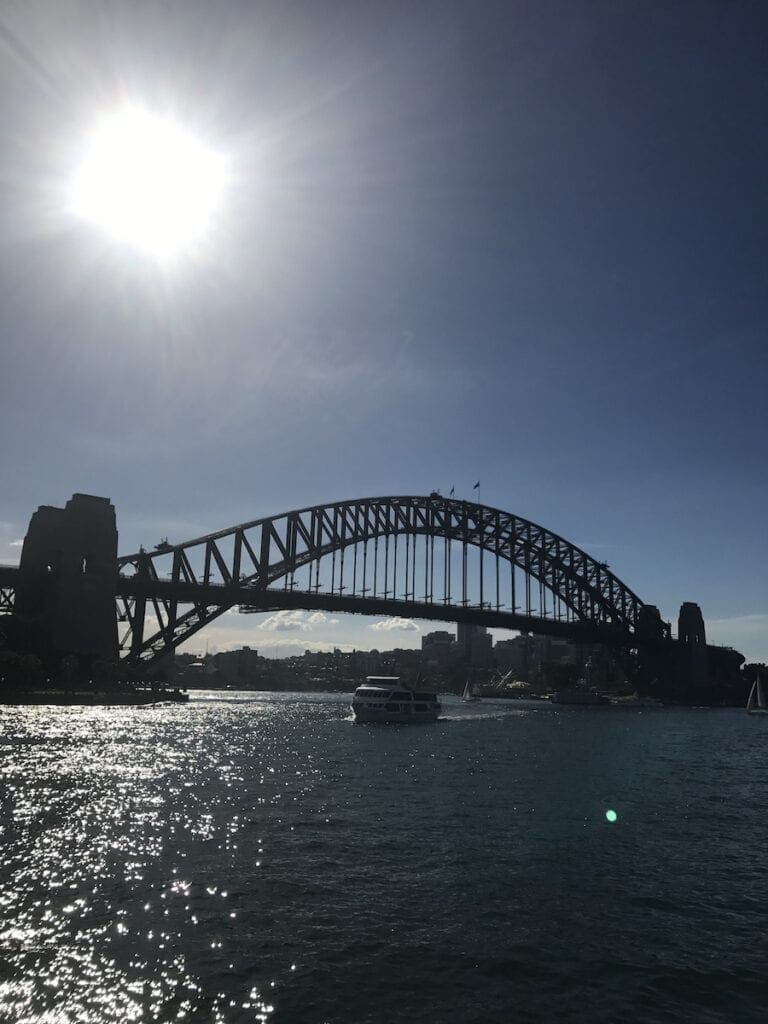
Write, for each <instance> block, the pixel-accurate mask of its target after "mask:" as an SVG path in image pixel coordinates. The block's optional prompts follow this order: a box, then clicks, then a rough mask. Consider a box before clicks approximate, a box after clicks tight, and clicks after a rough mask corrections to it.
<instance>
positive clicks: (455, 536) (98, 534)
mask: <svg viewBox="0 0 768 1024" xmlns="http://www.w3.org/2000/svg"><path fill="white" fill-rule="evenodd" d="M684 607H687V608H688V612H686V615H687V616H688V617H687V618H686V623H687V625H686V627H685V643H686V651H687V654H686V655H685V659H684V660H685V662H686V665H689V666H693V667H689V668H686V669H685V671H686V672H688V674H689V675H690V674H691V673H692V672H694V671H695V672H696V673H698V674H701V672H702V671H704V672H706V658H705V659H704V661H702V657H701V651H700V650H699V649H700V648H701V646H702V645H704V646H705V647H706V641H705V638H704V632H703V620H702V621H701V627H700V628H699V627H698V626H697V625H695V626H694V627H691V626H690V623H691V622H692V621H694V620H692V619H691V617H690V616H691V611H690V610H691V609H696V612H697V613H698V617H699V619H698V620H700V619H701V615H700V612H698V608H697V606H695V605H691V604H687V605H685V606H684ZM232 608H237V609H239V611H241V612H270V611H276V610H279V609H293V608H301V609H306V610H324V611H333V612H352V613H364V614H386V615H400V616H405V617H409V618H422V619H427V620H442V621H449V622H465V623H474V624H478V625H485V626H496V627H503V628H506V629H517V630H525V631H529V632H534V633H540V634H549V635H553V636H560V637H565V638H570V639H573V640H576V641H579V642H582V643H603V644H607V645H609V646H611V647H613V648H614V649H616V650H619V651H629V650H642V651H644V652H645V660H646V663H647V664H648V665H649V666H650V668H649V672H650V671H653V672H655V674H656V675H657V676H658V675H659V673H660V672H663V671H664V667H663V663H667V664H669V663H670V658H671V654H670V652H671V651H672V649H673V648H677V647H679V644H678V643H677V642H676V641H674V640H673V638H672V633H671V627H670V625H669V623H666V622H663V621H662V619H661V616H660V614H659V612H658V609H657V608H656V607H655V606H654V605H649V604H646V603H644V602H643V601H641V599H640V598H639V597H638V596H637V594H635V593H634V592H633V591H632V590H631V589H630V588H629V587H628V586H627V585H626V584H625V583H623V582H622V580H621V579H619V577H618V576H616V575H615V574H614V573H613V572H612V571H611V570H610V568H609V566H608V565H607V564H606V563H605V562H602V561H598V560H597V559H594V558H592V557H591V556H590V555H589V554H588V553H587V552H586V551H584V550H582V549H581V548H579V547H578V546H577V545H575V544H572V543H571V542H570V541H567V540H566V539H564V538H563V537H561V536H559V535H558V534H555V533H553V532H552V531H551V530H547V529H546V528H544V527H542V526H539V525H538V524H536V523H533V522H531V521H530V520H528V519H524V518H522V517H520V516H517V515H514V514H512V513H510V512H505V511H502V510H501V509H497V508H491V507H489V506H487V505H481V504H477V503H473V502H468V501H461V500H455V499H453V498H446V497H443V496H442V495H440V494H439V493H437V492H433V493H432V494H429V495H427V496H419V495H398V496H386V497H373V498H360V499H354V500H348V501H337V502H332V503H330V504H324V505H313V506H309V507H307V508H303V509H296V510H294V511H291V512H285V513H281V514H279V515H275V516H266V517H263V518H261V519H256V520H253V521H252V522H248V523H242V524H240V525H238V526H233V527H231V528H229V529H226V530H221V531H219V532H217V533H211V534H207V535H206V536H203V537H197V538H195V539H193V540H188V541H184V542H182V543H169V542H168V541H167V540H164V541H162V542H161V543H159V544H157V545H155V546H154V548H152V549H151V550H145V549H144V548H143V547H142V548H140V549H139V551H137V552H134V553H133V554H128V555H122V556H118V555H117V531H116V525H115V512H114V508H113V506H112V505H111V504H110V503H109V500H108V499H105V498H95V497H92V496H89V495H75V496H74V497H73V498H72V500H71V501H70V502H68V503H67V506H66V507H65V508H64V509H57V508H51V507H49V506H43V507H41V508H40V509H39V510H38V511H37V512H36V513H35V514H34V516H33V517H32V520H31V522H30V528H29V531H28V533H27V536H26V538H25V541H24V547H23V549H22V557H21V561H20V564H19V566H18V567H8V566H6V567H0V613H1V612H3V611H5V612H6V613H10V614H6V615H5V616H4V617H3V618H0V630H2V629H3V625H2V623H3V622H5V623H6V625H10V632H11V634H14V635H15V638H16V641H17V643H18V645H19V646H22V647H26V648H27V649H32V650H35V651H39V652H42V653H46V652H49V653H50V652H67V653H74V654H77V655H80V656H81V657H96V656H98V657H113V656H115V655H116V654H117V653H118V652H119V653H120V654H121V655H122V657H123V658H124V659H125V660H126V661H127V662H128V663H133V664H134V665H136V666H143V667H144V669H146V670H152V669H155V668H157V667H158V666H159V665H161V663H162V662H163V660H164V659H166V658H167V657H168V656H169V655H170V654H172V652H173V651H174V649H175V648H176V647H178V646H179V645H180V644H183V643H184V642H185V641H187V640H189V638H190V637H192V636H193V635H194V634H195V633H196V632H198V630H200V629H203V628H204V627H205V626H207V625H208V624H210V623H211V622H213V621H214V620H215V619H216V618H218V617H219V616H220V615H222V614H223V613H224V612H226V611H228V610H229V609H232ZM115 610H116V611H117V615H116V614H115ZM694 618H695V616H694ZM116 620H117V621H116ZM698 620H696V621H697V622H698ZM118 627H119V629H118ZM675 657H676V663H677V664H678V666H679V664H680V657H679V656H677V655H676V656H675ZM673 660H674V659H673ZM701 665H704V668H703V669H702V668H701ZM697 666H698V667H697Z"/></svg>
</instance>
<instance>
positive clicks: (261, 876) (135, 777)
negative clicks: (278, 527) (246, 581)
mask: <svg viewBox="0 0 768 1024" xmlns="http://www.w3.org/2000/svg"><path fill="white" fill-rule="evenodd" d="M348 700H349V698H348V697H343V696H341V695H330V694H325V695H307V694H301V695H299V694H295V695H288V694H245V693H227V694H220V693H197V694H194V695H193V697H192V700H191V701H190V703H189V705H187V706H181V707H179V706H176V707H173V706H171V707H157V708H76V707H71V708H66V707H55V708H51V707H15V708H12V707H6V708H3V709H0V726H1V739H0V771H1V772H2V779H1V780H0V781H1V782H2V787H1V788H0V800H1V805H0V826H1V827H2V832H1V834H0V840H1V841H2V864H1V865H0V945H1V946H2V951H3V957H2V961H1V965H0V1019H1V1020H2V1021H4V1022H8V1024H22V1022H23V1024H33V1022H34V1024H112V1022H123V1021H153V1020H154V1021H161V1022H166V1021H168V1022H170V1021H176V1020H178V1021H195V1022H197V1021H199V1022H206V1024H208V1022H222V1024H223V1022H233V1024H234V1022H252V1021H261V1022H267V1021H268V1022H277V1024H392V1022H406V1021H408V1022H421V1021H424V1022H427V1021H428V1022H430V1024H472V1022H477V1024H480V1022H484V1024H485V1022H497V1021H498V1022H509V1021H514V1022H531V1024H533V1022H542V1024H543V1022H547V1024H564V1022H582V1021H583V1022H591V1024H601V1022H604V1024H609V1022H610V1024H616V1022H643V1024H646V1022H647V1024H656V1022H667V1021H680V1022H683V1021H685V1022H688V1021H695V1022H698V1024H709V1022H711V1024H714V1022H723V1024H726V1022H727V1024H742V1022H743V1024H748V1022H755V1024H757V1022H760V1024H762V1022H763V1021H764V1020H765V1019H766V1012H767V1007H768V967H767V965H768V938H767V936H768V900H766V884H765V880H766V863H767V861H768V817H767V814H766V807H767V803H768V801H767V799H766V793H768V767H767V766H768V756H767V755H768V722H765V721H763V720H762V719H760V718H754V717H750V716H747V715H746V714H744V713H743V712H739V711H722V710H703V709H702V710H698V709H679V710H657V709H647V710H638V709H634V710H628V709H606V708H590V707H585V708H568V707H558V708H555V707H550V706H548V705H546V704H525V703H519V702H514V703H513V702H506V703H504V702H495V703H494V702H481V703H480V704H471V705H465V704H462V703H461V702H459V701H458V700H453V699H450V698H449V699H448V700H447V701H446V702H445V703H444V710H443V717H442V719H441V720H440V721H439V722H438V723H436V724H435V725H425V726H420V727H409V726H402V727H401V726H385V727H365V726H355V725H354V724H353V723H352V721H351V717H350V714H349V709H348ZM609 811H612V812H615V819H616V820H615V821H611V820H609V818H612V817H614V815H608V814H607V812H609Z"/></svg>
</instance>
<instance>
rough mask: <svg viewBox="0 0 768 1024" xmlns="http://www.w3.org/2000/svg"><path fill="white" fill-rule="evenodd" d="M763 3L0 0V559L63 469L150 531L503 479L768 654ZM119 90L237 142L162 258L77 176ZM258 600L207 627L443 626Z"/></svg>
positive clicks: (500, 493)
mask: <svg viewBox="0 0 768 1024" xmlns="http://www.w3.org/2000/svg"><path fill="white" fill-rule="evenodd" d="M767 28H768V12H767V11H766V6H765V4H764V3H760V2H758V3H754V4H750V3H746V2H745V3H738V4H728V3H722V2H720V3H707V2H705V0H696V2H690V3H686V2H681V3H670V4H660V3H647V2H645V0H643V2H637V3H632V2H619V3H616V2H604V3H603V2H574V0H568V2H562V3H547V2H537V3H524V2H515V0H507V2H504V3H487V2H477V3H466V2H463V3H452V2H450V0H441V2H436V3H431V2H420V3H413V2H409V3H397V2H393V3H380V2H370V3H369V2H364V0H355V2H350V3H341V2H337V3H332V2H307V3H289V2H280V3H256V2H253V3H251V2H249V3H245V2H243V3H234V2H229V3H227V2H222V3H217V4H211V3H203V2H200V3H196V2H190V0H184V2H173V0H169V2H164V3H145V2H134V0H131V2H125V3H121V2H113V3H109V4H106V3H101V2H100V3H88V2H79V3H67V2H65V0H61V2H56V3H53V2H50V3H36V2H34V0H32V2H25V3H23V4H22V3H19V4H5V5H3V8H2V12H0V51H1V53H2V56H1V57H0V152H1V153H2V165H1V166H0V174H1V175H2V193H1V195H0V219H1V224H2V233H1V234H0V310H2V314H1V315H2V342H1V348H0V485H1V488H0V494H1V495H2V498H1V502H2V503H1V504H0V520H1V521H2V522H0V561H13V560H14V558H15V557H16V556H17V555H18V548H17V547H14V546H13V543H14V541H18V539H19V538H20V537H22V536H23V533H24V530H25V528H26V522H27V520H28V518H29V515H30V513H31V512H32V511H33V510H34V508H36V507H37V506H38V505H39V504H62V503H63V502H64V501H65V500H66V499H67V498H68V497H69V496H70V495H71V494H72V492H73V491H86V492H90V493H95V494H102V495H108V496H110V497H111V499H112V500H113V501H114V503H115V505H116V507H117V511H118V525H119V529H120V532H121V543H120V548H121V550H122V551H129V550H135V549H136V548H137V547H138V545H139V544H140V543H144V544H145V545H151V544H153V543H155V542H156V541H157V540H158V539H159V538H160V537H161V536H165V535H168V536H169V537H170V539H171V540H183V539H186V538H188V537H190V536H195V535H198V534H200V533H204V532H208V531H210V530H214V529H219V528H223V527H225V526H227V525H231V524H234V523H237V522H241V521H244V520H248V519H252V518H256V517H257V516H259V515H262V514H268V513H272V512H275V513H277V512H281V511H285V510H286V509H289V508H293V507H299V506H304V505H308V504H312V503H315V502H321V501H330V500H335V499H338V498H342V497H357V496H363V495H368V494H371V495H376V494H390V493H411V494H420V493H428V492H429V491H431V490H432V489H433V488H441V489H442V490H443V492H444V493H445V492H446V491H447V490H448V489H449V488H450V487H451V485H455V486H456V489H457V494H458V495H459V496H467V497H469V496H471V493H472V492H471V486H472V484H473V483H474V481H475V480H476V479H478V478H480V479H481V480H482V498H483V501H485V502H487V503H488V504H491V505H495V506H498V507H501V508H504V509H508V510H510V511H513V512H516V513H517V514H519V515H522V516H526V517H528V518H531V519H533V520H534V521H537V522H540V523H542V524H543V525H545V526H547V527H549V528H551V529H553V530H555V531H556V532H558V533H560V534H562V535H564V536H565V537H567V538H569V539H570V540H572V541H574V542H576V543H578V544H581V545H582V546H584V547H586V548H587V550H589V551H590V552H591V553H592V554H594V555H596V556H599V557H601V558H603V559H606V560H608V561H609V562H610V564H611V567H612V568H613V569H614V571H615V572H616V573H617V574H618V575H619V576H620V577H621V578H622V579H623V580H625V581H626V582H627V584H628V585H629V586H631V587H632V589H633V590H635V591H636V592H637V593H638V594H639V595H640V596H641V597H642V598H643V599H644V600H646V601H649V602H651V603H656V604H658V605H659V606H660V607H661V610H662V612H663V614H664V615H665V617H667V618H673V617H675V616H676V614H677V609H678V606H679V604H680V602H681V601H682V600H695V601H698V602H699V603H700V604H701V606H702V609H703V611H704V615H705V617H706V619H707V620H708V623H709V627H710V636H711V637H712V638H713V639H715V640H717V641H719V642H726V643H732V644H734V645H735V646H737V647H739V649H741V650H743V651H744V652H745V653H747V654H748V655H749V657H751V658H756V657H761V658H763V659H768V574H766V564H768V531H767V530H766V527H765V508H766V504H767V503H768V486H767V485H766V439H767V438H768V413H767V412H766V409H767V408H768V402H767V400H766V397H767V395H768V388H767V387H766V385H767V384H768V372H767V371H768V356H767V355H766V326H768V292H767V291H766V284H765V281H766V256H765V253H766V241H767V239H766V233H767V232H766V227H767V224H768V216H767V215H768V191H767V190H766V157H767V156H768V144H767V143H766V133H765V111H766V109H768V76H767V74H766V68H765V52H766V29H767ZM124 103H131V104H135V105H137V106H140V107H142V108H144V109H146V110H148V111H150V112H152V113H157V114H160V115H162V116H165V117H169V118H172V119H173V120H174V121H175V122H177V123H178V124H179V125H181V126H182V127H183V128H184V130H185V131H188V132H190V133H192V134H193V135H194V136H195V137H196V138H197V139H199V140H200V141H201V142H202V143H204V144H205V145H206V146H208V147H210V148H211V150H212V151H215V152H216V153H219V154H222V155H223V156H224V157H225V158H226V160H227V163H228V167H229V169H230V180H229V184H228V187H227V190H226V194H225V196H224V199H223V202H222V207H221V210H220V211H219V215H218V217H217V218H216V221H215V223H214V224H212V227H211V231H210V234H209V236H208V237H207V238H206V239H204V240H203V241H202V242H201V244H200V245H199V247H197V248H196V249H195V251H194V252H192V253H190V254H189V255H188V257H187V258H180V259H179V260H178V261H177V262H175V263H174V264H173V265H171V266H167V265H159V264H157V263H156V262H153V261H152V260H151V259H148V258H147V257H146V256H145V255H143V254H141V253H139V252H136V251H135V250H132V249H131V248H130V247H128V246H126V245H124V244H121V243H119V242H116V241H114V240H112V239H110V238H109V237H107V236H106V235H103V234H101V233H100V232H99V231H98V230H97V229H96V228H95V227H94V226H93V225H92V224H86V223H82V222H79V221H78V220H77V218H75V217H73V216H72V214H71V211H70V210H69V209H68V197H67V188H68V183H69V182H70V180H71V178H72V174H73V170H74V168H75V167H76V165H77V163H78V161H79V160H80V159H81V157H82V153H83V151H84V147H85V146H86V144H87V139H88V133H89V130H90V129H91V126H92V125H93V123H94V121H95V120H97V119H98V118H99V117H102V116H104V115H105V114H108V113H109V112H110V111H111V110H113V109H115V108H117V107H119V105H120V104H124ZM229 620H231V621H229ZM258 621H259V620H256V619H253V618H251V619H246V618H244V617H242V616H237V617H236V618H235V617H233V616H229V617H227V621H224V620H222V621H221V622H220V624H219V626H218V627H217V632H216V633H212V634H211V636H213V637H215V638H216V640H217V642H219V643H229V642H235V640H236V641H237V642H238V643H239V642H249V639H250V642H251V643H253V644H254V645H255V646H259V647H261V648H264V649H265V650H266V649H267V647H266V646H265V644H268V643H270V642H272V641H274V640H276V639H282V640H285V641H286V642H296V643H298V644H299V645H301V646H302V647H303V646H305V645H306V644H307V643H308V642H310V641H311V642H312V643H317V644H333V643H337V642H338V643H354V644H357V645H358V646H379V647H387V646H394V645H395V644H396V643H400V644H413V643H416V642H418V635H419V634H418V632H417V631H415V630H413V629H408V628H402V629H400V630H398V629H388V630H383V629H379V630H376V631H374V630H373V629H372V628H371V626H372V625H374V624H375V623H372V622H368V621H367V620H366V621H361V620H351V619H346V618H342V619H341V620H340V621H338V622H330V621H325V622H323V621H315V622H312V623H311V622H309V621H308V616H307V617H304V618H303V619H302V620H301V621H299V620H297V619H294V620H293V621H283V622H281V623H279V624H278V625H279V628H277V627H275V624H274V623H273V624H272V626H271V627H270V628H266V629H265V628H263V626H262V627H261V628H257V625H258ZM201 636H202V640H203V641H204V638H205V634H202V635H201ZM201 642H202V641H201Z"/></svg>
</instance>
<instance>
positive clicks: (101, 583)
mask: <svg viewBox="0 0 768 1024" xmlns="http://www.w3.org/2000/svg"><path fill="white" fill-rule="evenodd" d="M19 568H20V569H21V570H22V572H23V574H24V576H23V580H24V582H23V583H21V584H20V585H19V588H18V590H17V593H16V602H15V607H14V618H15V619H16V620H17V628H18V629H19V631H20V633H21V635H22V636H23V637H24V638H25V641H26V643H25V646H27V647H28V648H30V649H32V650H34V651H35V653H37V654H42V655H46V654H76V655H79V656H82V657H86V658H94V657H99V658H115V657H117V653H118V643H117V616H116V612H115V592H116V587H117V526H116V522H115V508H114V505H112V504H111V503H110V500H109V498H98V497H95V496H93V495H90V494H75V495H73V496H72V498H71V499H70V501H68V502H67V504H66V506H65V507H64V508H53V507H52V506H50V505H42V506H40V508H38V510H37V512H35V513H34V514H33V516H32V518H31V520H30V523H29V529H28V530H27V535H26V537H25V538H24V546H23V548H22V552H21V561H20V563H19Z"/></svg>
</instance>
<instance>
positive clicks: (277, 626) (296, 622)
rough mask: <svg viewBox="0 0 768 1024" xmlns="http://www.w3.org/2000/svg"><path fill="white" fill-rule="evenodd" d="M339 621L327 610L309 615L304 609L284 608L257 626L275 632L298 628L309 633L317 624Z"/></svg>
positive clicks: (328, 624)
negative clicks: (326, 611)
mask: <svg viewBox="0 0 768 1024" xmlns="http://www.w3.org/2000/svg"><path fill="white" fill-rule="evenodd" d="M338 621H339V620H338V619H332V618H329V616H327V615H326V614H325V612H312V614H311V615H307V613H306V612H303V611H290V610H288V609H284V610H282V611H279V612H275V613H274V615H270V616H269V617H268V618H266V619H265V620H264V621H263V622H262V623H260V625H259V626H258V627H257V628H258V629H265V630H267V631H268V632H273V633H283V632H286V633H287V632H295V631H296V630H299V631H300V632H302V633H308V632H310V630H312V629H314V628H315V627H316V626H335V625H336V624H337V623H338Z"/></svg>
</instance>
